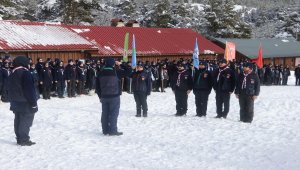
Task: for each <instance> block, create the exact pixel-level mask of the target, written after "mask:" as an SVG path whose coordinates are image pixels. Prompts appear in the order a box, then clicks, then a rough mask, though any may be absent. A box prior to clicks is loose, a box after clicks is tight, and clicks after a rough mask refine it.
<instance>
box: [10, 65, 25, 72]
mask: <svg viewBox="0 0 300 170" xmlns="http://www.w3.org/2000/svg"><path fill="white" fill-rule="evenodd" d="M19 69H25V70H28V69H27V68H26V67H23V66H20V67H16V68H15V69H13V71H12V72H15V71H16V70H19Z"/></svg>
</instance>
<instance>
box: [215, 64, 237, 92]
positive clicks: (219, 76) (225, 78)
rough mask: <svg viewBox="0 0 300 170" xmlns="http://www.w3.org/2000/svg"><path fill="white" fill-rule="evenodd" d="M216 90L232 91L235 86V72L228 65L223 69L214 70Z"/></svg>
mask: <svg viewBox="0 0 300 170" xmlns="http://www.w3.org/2000/svg"><path fill="white" fill-rule="evenodd" d="M213 88H214V90H215V91H216V92H223V93H232V92H233V91H234V88H235V73H234V71H233V70H231V69H230V68H228V67H226V68H224V69H223V70H220V68H218V69H216V70H215V71H214V85H213Z"/></svg>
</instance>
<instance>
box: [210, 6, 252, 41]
mask: <svg viewBox="0 0 300 170" xmlns="http://www.w3.org/2000/svg"><path fill="white" fill-rule="evenodd" d="M209 3H210V9H209V11H207V12H206V19H207V20H208V22H209V25H208V33H209V34H210V35H211V36H214V37H222V38H250V37H251V29H250V26H249V25H248V24H246V23H245V22H244V21H243V20H242V18H241V17H240V16H238V13H237V12H236V11H234V3H233V0H225V1H224V0H209Z"/></svg>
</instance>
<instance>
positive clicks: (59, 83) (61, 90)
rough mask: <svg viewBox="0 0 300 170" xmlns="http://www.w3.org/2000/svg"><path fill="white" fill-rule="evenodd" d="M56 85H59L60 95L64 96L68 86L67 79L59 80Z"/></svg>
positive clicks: (58, 91) (58, 92)
mask: <svg viewBox="0 0 300 170" xmlns="http://www.w3.org/2000/svg"><path fill="white" fill-rule="evenodd" d="M56 85H57V94H58V97H63V96H64V93H65V87H66V85H65V81H58V82H57V84H56Z"/></svg>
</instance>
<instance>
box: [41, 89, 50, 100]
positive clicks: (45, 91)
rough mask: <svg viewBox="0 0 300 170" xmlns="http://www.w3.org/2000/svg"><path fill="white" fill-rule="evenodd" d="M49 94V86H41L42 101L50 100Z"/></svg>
mask: <svg viewBox="0 0 300 170" xmlns="http://www.w3.org/2000/svg"><path fill="white" fill-rule="evenodd" d="M50 92H51V87H50V86H43V99H50Z"/></svg>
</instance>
